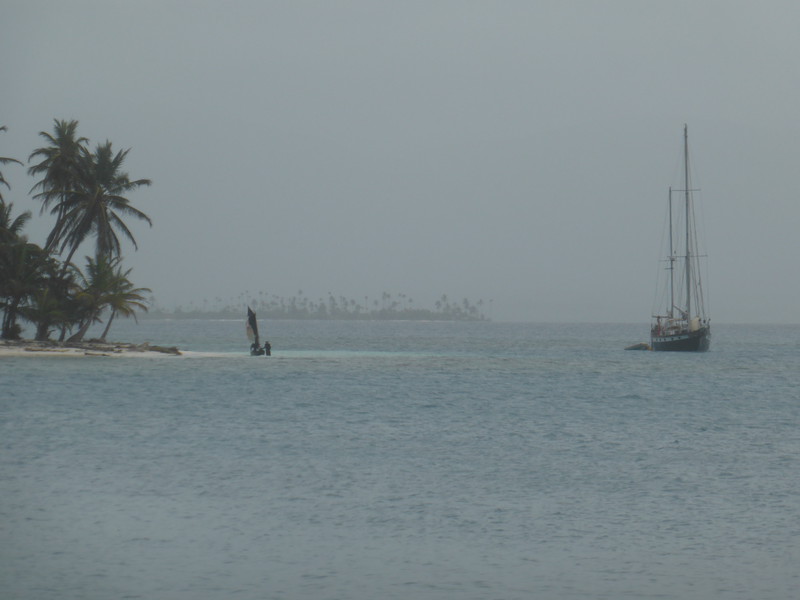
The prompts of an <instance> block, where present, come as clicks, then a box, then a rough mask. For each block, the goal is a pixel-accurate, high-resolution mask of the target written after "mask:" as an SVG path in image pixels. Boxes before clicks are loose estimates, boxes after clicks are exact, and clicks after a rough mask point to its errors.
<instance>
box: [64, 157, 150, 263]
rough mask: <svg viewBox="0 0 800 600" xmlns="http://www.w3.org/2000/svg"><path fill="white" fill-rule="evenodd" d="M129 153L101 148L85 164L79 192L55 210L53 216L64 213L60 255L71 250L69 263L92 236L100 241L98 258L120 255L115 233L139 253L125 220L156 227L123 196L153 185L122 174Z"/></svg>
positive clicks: (79, 181) (79, 182) (77, 189)
mask: <svg viewBox="0 0 800 600" xmlns="http://www.w3.org/2000/svg"><path fill="white" fill-rule="evenodd" d="M129 151H130V150H129V149H128V150H121V151H119V152H117V153H116V154H114V152H113V150H112V149H111V142H109V141H106V143H105V144H100V145H98V146H97V149H96V151H95V153H94V154H91V155H89V156H88V157H87V160H86V161H84V162H83V163H82V165H81V168H80V169H79V172H78V180H77V182H76V184H77V185H76V187H75V189H74V190H71V191H70V192H69V193H68V194H66V195H65V196H64V198H63V200H62V202H61V203H60V204H59V206H58V207H57V209H53V211H52V212H55V211H56V210H58V211H61V212H62V216H61V219H60V222H61V225H60V226H57V228H58V233H59V237H60V242H61V245H60V248H59V252H64V250H66V249H67V248H68V249H69V254H68V255H67V259H66V262H67V263H69V262H70V260H71V259H72V256H73V255H74V254H75V251H76V250H77V249H78V247H79V246H80V245H81V243H83V241H84V240H85V239H86V238H87V237H89V235H90V234H93V235H94V236H95V238H96V242H95V255H96V256H97V257H101V256H105V257H116V256H119V255H120V253H121V248H120V242H119V238H118V237H117V233H116V231H115V230H118V231H120V232H122V234H123V235H124V236H125V237H126V238H128V239H129V240H130V241H131V242H132V243H133V246H134V248H137V249H138V246H137V244H136V240H135V238H134V237H133V234H132V233H131V231H130V229H128V227H127V225H126V224H125V222H124V221H123V220H122V217H123V216H131V217H136V218H137V219H140V220H142V221H145V222H147V224H148V225H150V226H152V221H151V220H150V217H148V216H147V215H146V214H144V213H143V212H142V211H140V210H138V209H136V208H134V207H133V206H131V204H130V201H129V200H128V199H127V198H125V197H124V196H123V195H122V194H125V193H127V192H130V191H131V190H135V189H136V188H139V187H142V186H149V185H150V184H151V181H150V180H149V179H137V180H133V181H132V180H131V179H130V178H129V177H128V174H127V173H125V172H123V171H122V170H121V168H122V163H123V162H124V161H125V157H126V156H127V155H128V152H129Z"/></svg>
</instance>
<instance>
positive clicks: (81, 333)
mask: <svg viewBox="0 0 800 600" xmlns="http://www.w3.org/2000/svg"><path fill="white" fill-rule="evenodd" d="M92 323H94V315H92V316H91V317H89V318H87V319H86V321H84V322H83V323H82V324H81V326H80V328H79V329H78V331H77V332H76V333H75V334H74V335H71V336H70V337H69V339H67V342H68V343H71V342H81V341H83V336H85V335H86V332H87V331H89V327H91V326H92Z"/></svg>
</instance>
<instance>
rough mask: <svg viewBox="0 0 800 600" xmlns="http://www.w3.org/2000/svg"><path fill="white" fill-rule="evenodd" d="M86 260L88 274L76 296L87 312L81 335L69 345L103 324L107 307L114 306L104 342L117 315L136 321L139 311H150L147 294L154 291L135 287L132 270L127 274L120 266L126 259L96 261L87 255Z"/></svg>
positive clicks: (77, 334) (98, 259) (85, 312)
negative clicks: (101, 322)
mask: <svg viewBox="0 0 800 600" xmlns="http://www.w3.org/2000/svg"><path fill="white" fill-rule="evenodd" d="M86 261H87V263H86V274H85V276H82V279H83V285H82V286H81V290H80V291H79V292H78V294H77V296H76V300H77V301H78V303H79V305H80V306H81V307H82V310H83V316H82V317H83V318H82V320H81V324H80V327H79V328H78V331H77V333H75V335H73V336H72V337H70V338H69V340H67V341H69V342H79V341H81V340H83V338H84V336H85V335H86V332H87V331H88V330H89V327H91V326H92V324H93V323H97V322H99V321H101V319H100V315H101V313H102V312H103V310H104V309H105V308H106V307H111V318H110V319H109V322H108V324H107V325H106V329H105V331H104V332H103V335H102V338H101V339H105V336H106V335H107V334H108V329H109V327H110V326H111V321H113V320H114V317H115V316H116V315H117V313H119V314H121V315H123V316H126V317H129V316H133V317H134V318H135V310H136V309H137V308H138V309H143V310H147V306H146V304H145V302H146V299H145V298H144V296H143V293H147V292H150V290H149V289H148V288H134V287H133V284H132V283H131V282H130V280H129V279H128V275H129V274H130V272H131V269H128V270H127V271H124V272H123V271H122V268H121V266H120V264H121V262H122V257H120V256H115V257H113V258H107V257H106V256H103V255H100V256H98V257H97V258H96V259H92V258H90V257H88V256H87V257H86Z"/></svg>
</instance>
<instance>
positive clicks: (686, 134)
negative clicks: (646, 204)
mask: <svg viewBox="0 0 800 600" xmlns="http://www.w3.org/2000/svg"><path fill="white" fill-rule="evenodd" d="M683 174H684V181H683V183H684V190H685V194H686V318H687V319H691V317H692V286H691V283H692V274H691V266H692V256H691V245H690V244H689V213H690V207H689V199H690V195H689V127H688V126H687V125H684V126H683Z"/></svg>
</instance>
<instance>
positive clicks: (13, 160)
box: [0, 125, 22, 201]
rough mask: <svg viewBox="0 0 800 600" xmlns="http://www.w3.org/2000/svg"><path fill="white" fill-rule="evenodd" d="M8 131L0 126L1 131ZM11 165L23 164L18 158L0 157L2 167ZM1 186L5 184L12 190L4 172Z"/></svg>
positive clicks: (1, 176) (1, 196) (0, 182)
mask: <svg viewBox="0 0 800 600" xmlns="http://www.w3.org/2000/svg"><path fill="white" fill-rule="evenodd" d="M7 129H8V128H7V127H6V126H5V125H2V126H0V131H7ZM9 163H17V164H19V165H21V164H22V163H21V162H19V161H18V160H17V159H16V158H4V157H2V156H0V165H7V164H9ZM0 184H3V185H4V186H6V187H7V188H8V189H11V186H10V185H9V184H8V182H7V181H6V180H5V178H4V177H3V173H2V172H0ZM2 200H3V194H0V201H2Z"/></svg>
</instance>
